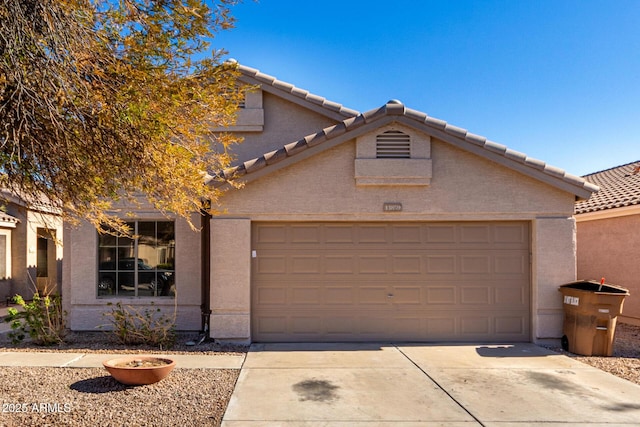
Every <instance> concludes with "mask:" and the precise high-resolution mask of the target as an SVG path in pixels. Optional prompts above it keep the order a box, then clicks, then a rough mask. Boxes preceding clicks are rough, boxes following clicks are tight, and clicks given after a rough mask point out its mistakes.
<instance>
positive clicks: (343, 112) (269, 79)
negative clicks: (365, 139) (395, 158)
mask: <svg viewBox="0 0 640 427" xmlns="http://www.w3.org/2000/svg"><path fill="white" fill-rule="evenodd" d="M229 62H232V63H235V64H236V65H237V67H238V71H240V73H242V74H243V75H244V76H247V77H249V78H252V79H255V80H257V81H258V82H260V84H265V85H268V86H269V87H271V88H273V90H276V91H280V92H283V93H285V94H287V95H290V96H293V97H294V98H297V99H300V100H303V101H306V102H309V103H310V104H312V105H316V106H319V107H322V108H323V109H326V110H328V111H330V112H332V113H337V114H338V115H340V116H342V118H348V117H353V116H357V115H358V114H360V112H359V111H357V110H353V109H351V108H347V107H345V106H344V105H342V104H339V103H337V102H333V101H329V100H328V99H326V98H324V97H322V96H319V95H315V94H313V93H311V92H309V91H308V90H305V89H301V88H299V87H296V86H295V85H293V84H291V83H287V82H285V81H282V80H278V79H277V78H276V77H274V76H272V75H269V74H265V73H263V72H261V71H260V70H258V69H257V68H252V67H249V66H246V65H242V64H240V63H239V62H238V61H236V60H234V59H230V60H229Z"/></svg>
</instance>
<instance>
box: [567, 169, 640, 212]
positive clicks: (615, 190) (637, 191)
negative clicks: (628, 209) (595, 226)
mask: <svg viewBox="0 0 640 427" xmlns="http://www.w3.org/2000/svg"><path fill="white" fill-rule="evenodd" d="M584 179H586V180H587V181H589V182H591V183H593V184H595V185H597V186H599V187H600V191H599V192H598V194H594V195H593V196H592V197H591V198H590V199H589V200H583V201H580V202H578V203H576V207H575V212H576V214H582V213H588V212H597V211H603V210H606V209H615V208H621V207H625V206H632V205H640V160H639V161H635V162H632V163H627V164H626V165H622V166H616V167H615V168H611V169H607V170H604V171H600V172H595V173H592V174H589V175H585V176H584Z"/></svg>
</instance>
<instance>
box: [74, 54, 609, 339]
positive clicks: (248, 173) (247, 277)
mask: <svg viewBox="0 0 640 427" xmlns="http://www.w3.org/2000/svg"><path fill="white" fill-rule="evenodd" d="M239 69H240V72H241V77H240V81H241V83H243V84H247V85H251V86H253V87H255V90H254V91H253V92H250V93H248V94H247V97H246V101H245V103H244V107H243V109H242V110H241V111H240V112H239V115H238V121H237V124H236V126H234V127H233V128H231V129H229V130H231V131H233V132H237V133H239V134H240V135H241V136H242V137H244V142H243V143H242V144H240V145H239V146H238V147H236V149H235V154H236V155H237V158H238V160H239V161H238V162H237V163H236V166H235V167H234V168H233V169H232V170H229V171H226V172H227V173H228V174H235V175H236V176H239V177H240V179H241V180H242V181H243V182H244V183H245V185H244V188H241V189H235V188H228V189H227V191H226V192H225V194H224V196H223V198H222V203H223V206H224V208H225V213H224V214H221V215H218V216H215V217H213V218H208V217H204V218H202V219H203V222H202V224H203V231H202V232H201V233H199V234H198V233H196V232H193V231H191V230H190V228H189V227H188V225H187V224H186V223H185V222H184V221H182V220H178V219H177V220H171V219H167V218H165V217H163V216H162V215H160V214H159V213H158V212H153V211H149V210H147V211H144V210H143V211H140V212H139V214H138V216H137V218H135V219H132V220H131V224H132V225H133V226H134V227H135V229H136V231H137V233H138V234H139V235H140V236H141V237H140V239H139V240H137V241H131V240H128V239H116V238H114V237H110V236H99V235H98V233H97V232H96V231H95V230H94V229H92V228H91V227H90V226H89V225H86V224H85V225H82V226H80V227H76V228H66V230H65V236H64V241H65V245H64V280H63V290H64V296H65V300H66V304H67V305H66V308H67V310H68V312H69V325H70V327H71V328H72V329H75V330H90V329H93V328H95V327H96V326H97V325H99V324H102V323H105V322H104V321H103V319H101V313H102V312H104V311H105V310H106V309H107V307H106V304H107V303H108V302H115V301H123V302H125V303H127V304H131V305H134V306H144V305H146V304H149V303H151V302H153V303H154V304H155V306H160V307H166V308H167V309H171V310H172V309H173V306H174V298H175V302H176V303H177V309H178V328H179V329H186V330H198V329H201V328H203V325H206V326H207V328H206V329H208V332H209V335H210V337H212V338H215V339H218V340H239V341H244V342H249V341H253V342H270V341H272V342H273V341H314V342H315V341H383V340H384V341H389V340H394V341H399V340H402V341H449V342H465V341H467V342H468V341H490V342H518V341H520V342H529V341H534V342H540V341H543V340H545V339H557V338H559V337H560V336H561V335H562V319H563V312H562V304H561V296H560V293H559V292H558V286H559V285H562V284H564V283H566V282H570V281H573V280H575V278H576V245H575V233H576V228H575V220H574V218H573V213H574V203H575V201H576V200H577V199H578V200H582V199H588V198H589V197H590V196H591V194H592V193H593V192H594V191H597V187H596V186H594V185H592V184H590V183H589V182H587V181H586V180H584V179H583V178H580V177H577V176H573V175H570V174H568V173H567V172H565V171H564V170H562V169H559V168H556V167H552V166H549V165H547V164H545V163H544V162H542V161H539V160H536V159H532V158H529V157H527V156H526V155H525V154H522V153H519V152H516V151H513V150H510V149H508V148H506V147H504V146H502V145H499V144H496V143H494V142H491V141H489V140H487V139H486V138H484V137H481V136H478V135H474V134H472V133H470V132H467V131H466V130H465V129H462V128H459V127H456V126H452V125H450V124H448V123H446V122H444V121H442V120H439V119H435V118H433V117H429V116H427V115H426V114H424V113H421V112H419V111H415V110H412V109H409V108H408V107H405V106H404V105H403V104H402V103H401V102H399V101H389V102H387V103H386V104H384V105H382V106H381V107H380V108H376V109H373V110H371V111H367V112H365V113H358V112H357V111H354V110H351V109H348V108H345V107H343V106H342V105H340V104H337V103H334V102H330V101H328V100H326V99H324V98H322V97H319V96H316V95H313V94H310V93H308V92H307V91H304V90H302V89H299V88H297V87H295V86H293V85H291V84H289V83H285V82H282V81H280V80H277V79H276V78H274V77H272V76H269V75H266V74H263V73H261V72H259V71H258V70H255V69H252V68H249V67H246V66H242V65H240V66H239ZM194 218H195V217H194ZM196 219H197V218H196ZM197 220H198V221H199V219H197ZM136 260H137V261H136ZM132 270H133V272H135V274H131V272H132ZM167 280H168V281H169V282H170V283H169V284H168V286H164V285H167V283H166V281H167Z"/></svg>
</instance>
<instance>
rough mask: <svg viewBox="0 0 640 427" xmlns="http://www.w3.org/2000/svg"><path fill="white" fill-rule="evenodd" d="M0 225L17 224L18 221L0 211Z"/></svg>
mask: <svg viewBox="0 0 640 427" xmlns="http://www.w3.org/2000/svg"><path fill="white" fill-rule="evenodd" d="M0 223H5V224H19V223H20V220H19V219H18V218H16V217H15V216H13V215H10V214H8V213H6V212H2V211H0Z"/></svg>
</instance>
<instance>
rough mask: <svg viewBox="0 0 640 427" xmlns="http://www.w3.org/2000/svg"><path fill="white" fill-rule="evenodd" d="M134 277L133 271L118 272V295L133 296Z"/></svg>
mask: <svg viewBox="0 0 640 427" xmlns="http://www.w3.org/2000/svg"><path fill="white" fill-rule="evenodd" d="M135 286H136V285H135V276H134V273H133V271H125V272H118V295H121V296H133V295H135V290H136V288H135Z"/></svg>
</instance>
